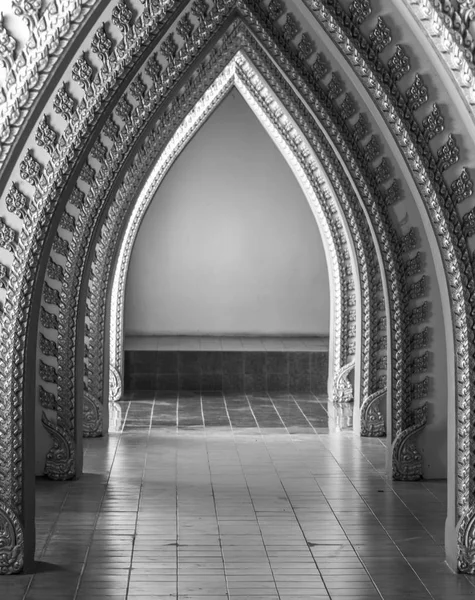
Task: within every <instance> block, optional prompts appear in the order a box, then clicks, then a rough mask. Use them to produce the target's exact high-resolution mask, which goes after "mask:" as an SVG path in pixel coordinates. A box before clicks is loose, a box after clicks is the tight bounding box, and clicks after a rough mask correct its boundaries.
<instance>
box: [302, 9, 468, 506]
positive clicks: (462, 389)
mask: <svg viewBox="0 0 475 600" xmlns="http://www.w3.org/2000/svg"><path fill="white" fill-rule="evenodd" d="M305 1H307V0H305ZM309 4H310V3H309ZM311 4H312V7H313V9H314V11H315V14H316V16H317V18H318V19H319V20H320V22H321V23H322V24H324V26H325V22H328V21H329V22H331V26H332V27H333V31H334V33H335V34H336V35H335V36H334V39H335V41H336V42H337V43H341V45H342V52H344V53H345V54H346V55H347V54H348V42H349V44H350V46H351V47H352V48H353V49H355V46H354V44H352V42H351V41H349V38H348V37H346V39H344V38H345V36H344V35H343V37H342V31H343V30H342V27H341V26H340V27H338V25H336V27H335V18H334V14H335V13H334V14H331V15H329V12H328V11H327V10H326V8H327V7H328V6H329V4H330V3H329V2H320V1H318V2H313V3H311ZM411 4H412V5H414V6H415V5H416V4H417V5H418V6H421V5H424V8H425V9H429V10H428V11H427V12H426V15H427V14H430V15H431V17H433V18H434V22H435V20H436V17H437V18H438V17H439V16H440V19H439V21H438V25H439V26H440V31H439V32H437V33H436V34H435V37H438V36H439V35H440V33H442V38H443V43H442V44H441V47H442V48H443V51H444V52H447V53H448V55H449V57H455V58H457V59H458V60H459V62H458V68H460V66H462V69H461V72H460V73H455V69H454V76H455V77H456V78H457V80H458V81H459V82H460V83H461V93H463V94H465V95H466V97H467V99H468V100H469V102H470V101H472V100H471V98H472V97H473V90H475V86H474V85H473V74H472V72H471V67H470V66H469V65H470V60H471V59H468V60H467V58H466V57H465V58H463V53H462V52H459V51H460V46H459V47H458V48H456V47H455V44H454V36H452V38H451V39H450V35H447V26H446V25H443V24H442V22H443V18H442V12H440V13H439V14H438V13H437V11H432V13H430V9H432V8H433V6H432V4H431V3H430V2H423V1H416V0H414V1H411ZM433 4H437V5H438V6H441V4H440V3H439V2H433ZM447 4H449V3H447ZM332 10H333V7H332ZM342 13H343V11H342V10H340V13H339V14H342ZM320 17H322V19H320ZM340 23H341V21H340ZM327 30H329V29H328V28H327ZM345 31H348V28H346V29H345ZM351 37H355V38H356V43H357V44H358V48H359V49H360V56H359V62H356V61H355V62H354V68H355V70H356V72H361V73H362V74H363V73H365V74H366V75H365V77H363V78H362V81H363V82H364V84H365V86H366V87H367V89H370V88H371V89H372V90H373V91H372V93H374V92H375V91H376V90H377V91H378V93H380V92H382V94H381V95H380V96H379V102H380V104H381V105H384V106H385V107H391V105H392V103H393V102H394V100H393V99H389V98H387V97H386V96H385V93H384V91H383V88H382V86H381V83H380V81H379V80H378V78H379V77H381V80H382V77H383V73H382V72H381V69H380V68H378V66H377V65H374V66H373V65H372V64H371V63H372V59H371V57H369V56H368V54H367V53H365V52H361V48H362V46H361V45H360V40H359V39H358V37H359V36H358V33H357V32H355V31H352V32H351ZM360 37H362V36H360ZM445 42H448V44H447V46H446V47H444V43H445ZM356 53H357V54H358V51H356ZM361 54H363V55H364V56H361ZM361 61H362V62H361ZM452 68H454V66H453V65H452ZM368 69H369V70H370V71H371V72H372V77H371V78H370V79H371V81H370V79H368V78H367V77H366V76H367V73H368ZM467 82H470V83H468V85H467ZM462 88H463V89H462ZM392 106H393V108H389V110H390V111H391V112H392V118H393V119H394V123H395V124H396V123H397V126H398V127H399V125H400V124H401V121H402V119H408V118H409V120H410V115H406V114H404V115H401V113H400V112H399V111H398V109H397V108H396V105H395V104H393V105H392ZM416 127H417V125H416ZM409 128H410V126H409ZM394 131H395V135H396V138H397V139H399V138H400V139H401V140H402V139H403V137H402V136H401V133H400V131H401V130H397V129H396V128H395V129H394ZM405 139H406V140H407V139H410V137H409V136H405ZM410 146H411V148H407V153H406V156H407V157H408V160H409V164H411V165H412V166H413V168H414V170H416V169H417V170H418V171H419V177H418V178H416V182H417V184H418V185H419V187H420V190H421V196H422V197H423V198H424V201H425V203H426V206H427V207H428V211H429V214H430V216H431V220H432V224H433V227H434V229H435V231H436V234H437V236H438V237H439V244H440V247H441V248H442V254H443V257H444V260H445V264H446V271H447V273H448V278H449V282H450V285H449V287H450V290H451V302H452V311H453V314H454V315H457V316H456V317H455V318H454V322H453V327H454V339H455V346H456V358H457V374H458V375H457V385H458V391H457V404H458V409H457V420H458V423H459V427H460V428H461V429H462V430H463V431H469V429H470V427H471V424H470V423H471V417H470V414H471V409H470V406H471V400H470V399H471V397H473V392H472V391H471V390H472V389H473V385H474V381H473V372H474V369H473V321H472V317H471V316H470V311H471V309H470V308H469V307H470V306H471V305H472V303H473V297H472V294H471V292H470V291H469V288H468V287H467V279H468V280H469V281H470V282H471V283H470V286H469V287H470V289H471V288H473V283H472V282H473V273H472V271H471V267H470V266H469V267H468V269H467V264H466V262H465V263H464V262H463V261H462V259H461V256H462V255H464V256H467V250H466V241H465V239H464V238H463V235H461V228H460V226H459V217H458V215H457V212H456V210H455V207H454V205H453V204H451V199H450V198H448V197H447V193H446V191H445V190H446V189H447V187H446V185H445V183H444V180H443V178H442V177H441V176H440V171H439V172H438V173H434V172H433V171H432V170H430V171H427V170H426V168H425V166H424V165H426V164H431V160H430V159H431V158H432V157H431V152H430V149H428V148H421V147H420V145H419V148H415V147H414V146H413V144H412V143H411V144H410ZM401 148H404V144H402V146H401ZM414 151H415V154H414ZM422 173H423V176H422V177H421V176H420V174H422ZM428 185H429V188H430V189H429V188H428ZM452 185H453V184H452ZM447 220H448V221H450V222H451V224H450V225H449V224H448V223H447ZM462 273H463V276H462ZM466 278H467V279H466ZM462 340H463V341H462ZM396 402H397V401H396ZM471 452H472V447H471V443H470V442H469V441H468V440H465V442H464V443H461V444H460V443H459V445H458V473H457V477H458V486H457V487H458V489H457V506H458V514H459V515H460V516H461V515H463V514H465V513H466V511H467V510H468V509H469V507H470V505H471V503H472V502H473V499H472V498H471V488H472V481H473V469H472V467H471V463H473V460H471V458H470V457H471ZM416 462H417V461H416Z"/></svg>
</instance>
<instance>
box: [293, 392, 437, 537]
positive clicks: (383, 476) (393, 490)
mask: <svg viewBox="0 0 475 600" xmlns="http://www.w3.org/2000/svg"><path fill="white" fill-rule="evenodd" d="M291 396H292V399H293V400H294V402H295V404H296V405H297V406H298V407H299V409H300V411H301V412H302V414H303V415H304V417H305V418H307V417H306V415H305V413H304V412H303V411H302V409H301V408H300V405H299V403H298V402H297V400H296V399H295V396H294V394H291ZM328 402H330V400H328ZM327 413H328V411H327ZM328 418H329V419H330V414H329V413H328ZM307 420H308V419H307ZM309 423H310V422H309ZM311 426H312V428H313V429H314V431H315V428H314V427H313V425H311ZM352 432H353V430H352ZM353 435H355V434H354V432H353ZM378 440H379V438H378ZM383 445H384V444H383ZM384 446H385V445H384ZM328 450H329V452H330V453H331V454H332V456H334V454H333V452H332V451H331V450H330V449H329V448H328ZM355 450H356V451H357V452H358V453H359V454H360V456H361V457H362V458H363V459H364V460H366V462H367V463H368V464H369V465H371V468H372V469H373V470H374V472H375V473H376V474H377V475H378V477H380V478H381V480H382V481H383V482H384V483H385V484H386V485H387V486H388V489H390V490H391V492H392V493H393V494H394V495H395V496H396V497H397V498H398V500H399V501H400V502H401V503H402V504H403V505H404V506H405V507H406V508H407V510H408V511H409V512H410V513H411V515H412V516H413V517H414V519H416V520H417V522H418V523H419V524H420V525H421V527H422V528H423V529H424V531H425V532H426V533H427V535H429V537H430V538H431V539H432V540H433V542H434V543H435V544H437V546H441V544H439V543H438V542H437V541H436V539H435V538H434V536H433V535H432V533H431V532H430V531H429V530H428V529H427V528H426V527H425V526H424V524H423V523H422V521H421V520H420V519H419V518H418V517H416V515H414V513H413V512H412V510H411V509H410V508H409V506H408V505H407V504H406V502H405V501H404V499H403V498H402V496H401V495H400V494H398V492H397V490H396V488H395V487H394V486H393V485H391V484H392V481H391V482H390V481H388V476H387V475H386V474H382V473H381V472H380V471H379V469H377V468H376V467H375V466H374V464H373V463H372V462H371V461H370V460H369V458H368V457H367V456H366V455H365V454H364V452H362V450H361V448H359V447H358V446H355ZM334 458H335V460H337V459H336V457H335V456H334ZM342 471H343V472H344V473H345V475H346V477H347V478H348V479H349V480H350V481H351V484H352V486H353V487H354V488H355V490H356V492H357V493H358V495H360V496H361V494H360V492H359V491H358V489H357V488H356V486H355V484H354V483H353V480H352V479H351V478H350V477H349V476H348V475H347V473H346V471H345V470H344V469H343V468H342ZM421 483H422V482H421ZM424 489H427V488H426V487H425V486H424ZM361 497H362V496H361ZM362 498H363V497H362ZM363 500H364V498H363ZM391 539H392V538H391Z"/></svg>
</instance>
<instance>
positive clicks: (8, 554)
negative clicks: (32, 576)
mask: <svg viewBox="0 0 475 600" xmlns="http://www.w3.org/2000/svg"><path fill="white" fill-rule="evenodd" d="M23 555H24V550H23V530H22V526H21V523H20V520H19V518H18V516H17V515H16V514H15V511H14V510H12V509H11V508H10V507H9V506H8V505H6V504H4V503H3V502H0V574H1V575H10V574H12V573H18V572H20V571H21V570H22V568H23Z"/></svg>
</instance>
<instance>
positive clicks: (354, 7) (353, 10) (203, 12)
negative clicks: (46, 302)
mask: <svg viewBox="0 0 475 600" xmlns="http://www.w3.org/2000/svg"><path fill="white" fill-rule="evenodd" d="M152 4H153V3H150V6H152ZM193 6H196V14H197V15H200V16H199V17H198V18H202V19H203V22H206V19H207V18H208V16H207V10H208V9H207V8H203V3H200V2H197V3H196V4H194V5H193ZM200 6H201V7H200ZM222 6H223V3H220V7H222ZM365 6H369V3H368V2H353V3H352V4H351V6H350V14H351V15H352V17H353V22H358V21H359V19H360V17H359V16H358V15H359V14H364V10H365V8H364V7H365ZM359 7H362V8H361V9H360V8H359ZM358 10H361V13H358V12H357V11H358ZM193 14H195V13H193ZM335 31H336V33H335V35H340V32H339V31H337V29H335ZM340 37H341V40H342V41H341V43H342V44H343V43H345V44H346V40H345V39H344V36H343V35H340ZM375 43H377V40H376V41H375ZM348 48H351V44H350V45H348ZM296 52H297V50H296ZM355 57H356V59H359V56H358V53H356V54H355ZM363 62H364V61H363ZM368 73H369V75H370V76H371V71H370V70H368ZM368 79H370V77H368ZM376 93H377V92H375V95H376ZM422 95H423V94H422ZM335 104H337V103H336V102H335ZM408 105H409V106H411V108H412V110H417V101H413V98H412V97H409V96H408ZM396 120H397V119H396ZM396 120H395V122H396ZM398 126H399V124H396V125H395V129H396V127H398ZM402 130H404V126H403V127H402V129H401V131H402ZM408 130H410V127H408ZM426 131H427V129H426ZM398 135H399V134H398ZM407 148H408V150H407V153H408V155H409V153H410V152H412V151H413V148H412V146H411V144H410V143H408V144H407ZM70 149H71V148H70ZM414 156H416V157H417V156H419V154H418V150H417V149H416V151H415V152H414ZM411 160H412V159H411ZM444 160H445V158H444ZM442 165H443V163H440V167H441V168H442ZM385 172H386V175H385ZM387 172H388V171H387V169H386V171H385V170H384V169H381V171H380V172H378V175H377V176H376V181H378V182H379V181H385V180H387V179H389V175H387ZM421 179H422V177H421ZM424 185H425V184H424ZM452 185H453V184H452ZM427 189H428V190H429V191H428V192H427V195H425V196H424V200H425V201H426V202H427V204H428V205H429V208H430V210H429V212H431V218H432V219H433V222H434V223H435V222H436V217H437V215H436V207H435V203H436V202H437V198H435V196H434V197H431V196H430V190H431V189H432V188H430V186H429V187H428V188H427ZM451 189H452V188H451ZM468 189H469V185H468V184H463V191H462V192H460V193H459V191H458V188H457V189H456V190H455V191H454V198H460V199H464V198H465V197H468V196H464V194H465V193H467V192H466V190H468ZM40 192H41V193H43V192H44V198H45V199H44V200H43V199H42V198H41V194H38V196H36V198H35V202H36V201H38V206H39V207H40V208H38V209H37V208H36V207H35V208H34V210H35V211H36V210H38V211H40V210H43V205H44V206H47V202H48V203H49V202H53V200H54V198H53V194H51V197H49V196H47V193H46V192H47V188H46V185H45V188H44V189H43V188H42V189H41V190H40ZM470 193H471V192H470ZM469 195H470V194H469ZM431 203H432V204H431ZM45 212H46V214H48V211H45ZM34 214H36V213H34ZM35 218H36V217H35ZM37 222H38V223H40V225H41V226H43V225H44V219H43V220H41V219H39V217H38V219H37V221H35V223H37ZM440 223H441V224H442V225H441V226H442V227H445V220H444V219H440ZM39 229H40V227H39V226H38V230H39ZM446 229H447V230H448V228H446ZM31 231H34V228H33V226H32V227H31ZM31 231H30V230H28V232H27V233H25V236H24V238H23V240H26V242H28V238H27V235H31ZM448 235H449V234H448V233H447V236H448ZM447 239H448V243H447V244H446V245H445V246H444V247H446V248H447V253H450V252H452V250H451V248H452V245H451V242H450V239H449V238H448V237H447ZM26 242H25V244H26ZM444 242H445V240H444ZM396 245H397V244H396ZM22 248H23V245H22ZM25 248H28V245H27V244H26V245H25ZM39 248H41V239H40V241H39V242H38V243H37V242H35V243H31V252H30V255H28V251H27V250H25V252H24V253H23V252H22V254H21V255H20V256H19V258H18V259H16V260H17V262H15V265H14V266H15V273H17V272H20V273H21V272H22V271H20V270H18V271H17V267H18V266H22V265H25V269H26V268H27V267H26V265H27V264H30V263H29V262H28V261H29V260H30V258H31V264H34V259H33V258H32V257H34V256H35V253H37V251H38V249H39ZM460 248H461V249H462V250H463V249H464V246H463V244H462V245H460ZM388 254H390V252H388ZM455 255H456V253H454V256H455ZM28 256H30V258H28ZM22 261H23V262H22ZM28 268H30V269H31V270H32V271H33V267H32V266H31V267H28ZM458 269H459V267H458V264H457V263H456V259H455V258H454V259H453V271H454V275H453V276H452V275H451V285H452V284H453V289H454V290H459V291H460V285H459V282H458V280H457V276H458V275H457V273H458ZM469 275H470V274H469ZM467 277H468V279H469V283H470V282H471V279H470V277H471V275H470V276H467ZM20 285H21V282H20V283H16V282H14V284H13V286H12V290H13V292H15V293H16V290H19V289H20ZM28 285H29V282H28V281H27V277H26V276H25V282H24V287H23V288H22V293H23V292H25V294H26V293H27V291H25V290H28ZM404 285H405V284H404ZM404 285H403V288H404ZM51 289H52V288H51ZM54 291H56V290H54ZM459 291H457V294H458V293H459ZM463 294H464V292H463V290H462V292H461V293H460V297H461V298H463ZM17 295H18V297H20V296H19V294H17ZM454 295H455V292H454ZM11 296H12V297H13V300H15V296H14V293H12V294H11ZM13 300H12V301H10V300H8V302H9V305H8V306H9V311H7V312H10V308H11V310H12V311H13V312H12V314H13V315H16V312H15V311H16V305H15V302H14V301H13ZM18 303H19V301H18ZM468 304H469V303H468V302H467V305H468ZM18 305H19V304H18ZM459 308H460V307H459V305H457V311H458V312H457V314H460V315H463V314H465V313H464V312H463V310H462V309H461V308H460V310H459ZM396 309H397V310H399V308H398V307H396ZM397 310H396V312H397ZM25 314H26V315H27V312H26V313H25ZM22 318H23V317H22ZM394 319H395V321H397V318H396V317H395V318H394ZM19 320H20V319H19ZM13 322H14V318H13V317H12V318H11V319H10V318H9V319H5V323H6V324H7V326H8V327H9V329H8V330H7V332H8V334H11V336H12V340H14V339H19V336H20V335H21V334H20V333H18V334H17V333H14V331H13ZM457 327H458V328H459V330H460V331H461V332H462V334H463V327H465V324H464V323H462V324H459V323H458V324H457ZM21 328H22V324H21V323H19V324H18V331H20V332H21ZM395 335H396V336H397V332H396V334H395ZM14 336H18V337H14ZM463 339H465V338H463ZM12 344H13V341H12ZM403 347H404V348H405V346H404V344H403ZM467 347H468V346H467ZM12 348H13V346H12ZM2 350H3V347H2ZM460 352H461V353H460V355H459V357H458V359H457V360H458V364H461V360H462V359H463V358H464V357H463V356H462V354H463V353H462V351H460ZM2 354H4V355H6V353H5V352H2ZM8 356H10V353H8ZM404 358H405V359H407V356H405V355H404ZM2 360H3V359H2ZM467 364H468V365H469V364H470V361H467ZM2 367H3V363H2ZM19 371H20V376H21V365H20V367H19ZM464 373H465V371H462V374H463V376H464V377H465V375H464ZM8 382H9V383H12V382H13V379H12V378H11V377H10V379H9V380H8ZM15 383H16V382H15ZM5 385H7V384H5ZM468 388H469V386H468V387H467V389H468ZM5 389H6V388H5ZM18 410H19V412H20V413H21V409H18Z"/></svg>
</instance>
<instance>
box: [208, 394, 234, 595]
mask: <svg viewBox="0 0 475 600" xmlns="http://www.w3.org/2000/svg"><path fill="white" fill-rule="evenodd" d="M223 401H224V406H225V408H226V413H227V412H228V409H227V406H226V398H225V395H224V394H223ZM228 419H229V415H228ZM229 424H230V426H231V431H232V425H231V421H229ZM203 431H204V436H205V444H206V456H207V459H208V471H209V482H210V486H211V495H212V497H213V505H214V513H215V515H216V527H217V530H218V541H219V550H220V552H221V560H222V561H223V572H224V582H225V584H226V597H227V598H228V600H229V599H230V598H231V594H230V593H229V584H228V578H227V576H226V560H225V557H224V552H223V541H222V536H221V529H220V526H219V513H218V505H217V502H216V494H215V491H214V485H213V472H212V469H211V461H210V455H209V445H208V432H207V430H206V427H204V428H203Z"/></svg>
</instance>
